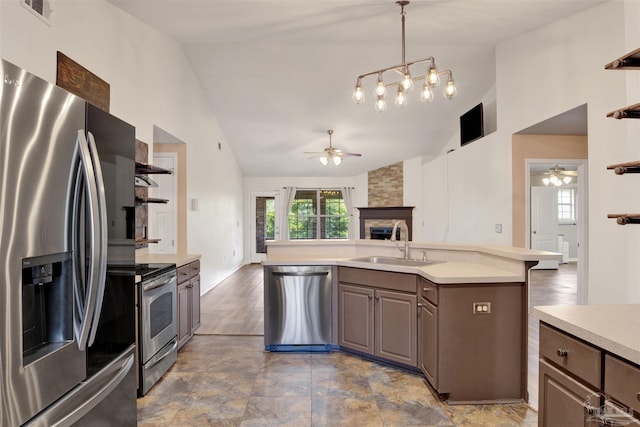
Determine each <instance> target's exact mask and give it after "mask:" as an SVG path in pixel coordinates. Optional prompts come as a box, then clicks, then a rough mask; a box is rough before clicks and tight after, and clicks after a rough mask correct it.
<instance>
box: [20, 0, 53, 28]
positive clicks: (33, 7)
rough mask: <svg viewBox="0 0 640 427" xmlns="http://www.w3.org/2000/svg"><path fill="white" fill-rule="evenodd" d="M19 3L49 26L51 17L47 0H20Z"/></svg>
mask: <svg viewBox="0 0 640 427" xmlns="http://www.w3.org/2000/svg"><path fill="white" fill-rule="evenodd" d="M20 3H22V6H24V7H25V8H27V9H28V10H29V11H30V12H31V13H33V14H34V15H36V16H37V17H38V18H40V19H42V20H43V21H44V22H46V23H47V24H49V25H51V23H50V22H49V17H50V16H51V5H50V4H49V0H20Z"/></svg>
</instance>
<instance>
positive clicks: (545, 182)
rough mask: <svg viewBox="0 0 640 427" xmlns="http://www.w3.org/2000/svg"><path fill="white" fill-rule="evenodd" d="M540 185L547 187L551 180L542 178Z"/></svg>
mask: <svg viewBox="0 0 640 427" xmlns="http://www.w3.org/2000/svg"><path fill="white" fill-rule="evenodd" d="M542 183H543V184H544V185H549V184H550V183H551V180H550V179H549V178H542Z"/></svg>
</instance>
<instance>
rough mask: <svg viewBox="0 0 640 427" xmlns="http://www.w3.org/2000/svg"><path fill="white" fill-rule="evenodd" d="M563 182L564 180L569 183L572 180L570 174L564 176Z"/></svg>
mask: <svg viewBox="0 0 640 427" xmlns="http://www.w3.org/2000/svg"><path fill="white" fill-rule="evenodd" d="M562 182H564V183H565V184H568V183H570V182H571V177H570V176H565V177H564V178H562Z"/></svg>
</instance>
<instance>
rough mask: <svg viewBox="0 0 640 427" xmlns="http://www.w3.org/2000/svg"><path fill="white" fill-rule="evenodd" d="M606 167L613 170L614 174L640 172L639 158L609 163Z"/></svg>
mask: <svg viewBox="0 0 640 427" xmlns="http://www.w3.org/2000/svg"><path fill="white" fill-rule="evenodd" d="M607 169H609V170H613V171H614V172H615V174H616V175H624V174H625V173H640V160H636V161H634V162H626V163H617V164H614V165H609V166H607Z"/></svg>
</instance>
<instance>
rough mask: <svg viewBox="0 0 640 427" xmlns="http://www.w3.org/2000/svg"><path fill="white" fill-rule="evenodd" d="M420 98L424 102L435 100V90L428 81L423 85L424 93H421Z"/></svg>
mask: <svg viewBox="0 0 640 427" xmlns="http://www.w3.org/2000/svg"><path fill="white" fill-rule="evenodd" d="M420 100H421V101H422V102H431V101H433V91H432V90H431V86H429V85H428V84H427V83H425V84H424V86H422V93H420Z"/></svg>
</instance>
